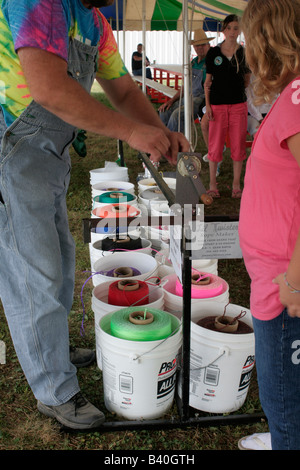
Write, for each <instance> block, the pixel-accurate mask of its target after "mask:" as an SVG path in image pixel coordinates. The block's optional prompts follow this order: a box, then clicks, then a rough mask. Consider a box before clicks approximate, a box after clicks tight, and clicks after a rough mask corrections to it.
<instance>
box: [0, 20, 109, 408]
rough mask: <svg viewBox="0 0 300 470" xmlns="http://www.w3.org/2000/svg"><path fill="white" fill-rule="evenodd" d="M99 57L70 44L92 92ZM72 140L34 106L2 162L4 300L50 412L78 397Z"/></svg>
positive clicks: (63, 126)
mask: <svg viewBox="0 0 300 470" xmlns="http://www.w3.org/2000/svg"><path fill="white" fill-rule="evenodd" d="M100 27H101V25H100ZM100 34H102V31H100ZM97 54H98V49H97V47H96V46H89V45H86V44H83V43H81V42H79V41H78V40H76V39H70V47H69V55H68V73H69V74H70V75H71V76H72V77H73V78H74V79H76V80H77V81H78V82H79V83H80V84H81V85H82V86H83V87H84V88H85V89H86V90H88V91H90V89H91V86H92V83H93V80H94V77H95V70H96V61H97ZM0 114H1V115H2V113H0ZM1 127H2V128H3V120H2V126H0V129H1ZM75 137H76V128H74V127H73V126H71V125H69V124H67V123H65V122H64V121H62V120H61V119H60V118H58V117H56V116H55V115H54V114H52V113H50V112H48V111H47V110H45V109H44V108H42V107H41V106H40V105H38V104H37V103H35V102H32V103H31V104H30V105H29V106H28V108H26V110H25V111H24V112H23V113H22V115H21V116H20V117H19V118H18V119H17V120H16V121H15V122H14V123H13V124H12V125H11V126H10V127H9V128H8V129H6V131H5V133H4V136H3V139H2V150H1V156H0V260H1V270H0V297H1V300H2V303H3V306H4V310H5V314H6V317H7V321H8V324H9V328H10V332H11V336H12V339H13V342H14V346H15V349H16V352H17V355H18V358H19V361H20V364H21V366H22V368H23V371H24V373H25V376H26V378H27V381H28V383H29V385H30V387H31V389H32V391H33V393H34V395H35V397H36V398H37V399H38V400H40V401H42V402H43V403H45V404H46V405H60V404H62V403H65V402H66V401H68V400H69V399H70V398H71V397H72V396H73V395H74V394H76V393H77V392H78V391H79V385H78V382H77V377H76V368H75V367H74V366H73V365H72V364H71V363H70V360H69V332H68V313H69V311H70V308H71V305H72V301H73V290H74V272H75V245H74V241H73V238H72V236H71V234H70V231H69V227H68V217H67V207H66V193H67V189H68V185H69V180H70V167H71V164H70V157H69V151H68V149H69V146H70V144H71V143H72V141H73V140H74V138H75Z"/></svg>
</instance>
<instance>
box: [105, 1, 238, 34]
mask: <svg viewBox="0 0 300 470" xmlns="http://www.w3.org/2000/svg"><path fill="white" fill-rule="evenodd" d="M185 1H187V3H188V11H189V21H190V22H191V23H190V24H192V29H193V30H195V29H197V28H202V27H205V22H206V21H208V20H209V19H213V20H219V21H222V20H223V19H224V18H225V17H226V16H227V15H229V14H236V15H238V16H241V15H242V14H243V10H244V9H245V7H246V5H247V0H146V1H145V2H143V0H125V2H124V1H123V0H116V1H115V5H114V6H112V7H107V8H103V9H101V11H102V12H103V13H104V15H105V16H106V17H107V18H108V19H109V20H112V21H114V20H115V19H116V10H118V15H119V20H120V22H121V27H120V29H125V30H127V31H141V30H142V29H143V3H145V19H146V30H147V31H164V30H170V31H174V30H175V31H176V30H177V31H182V29H183V22H182V4H183V3H184V2H185ZM117 2H118V5H116V3H117ZM124 5H125V7H124ZM124 12H125V15H124Z"/></svg>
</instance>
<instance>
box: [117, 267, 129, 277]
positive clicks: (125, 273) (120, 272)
mask: <svg viewBox="0 0 300 470" xmlns="http://www.w3.org/2000/svg"><path fill="white" fill-rule="evenodd" d="M113 275H114V277H132V276H133V275H134V273H133V269H132V268H129V267H128V266H120V267H119V268H115V269H114V270H113Z"/></svg>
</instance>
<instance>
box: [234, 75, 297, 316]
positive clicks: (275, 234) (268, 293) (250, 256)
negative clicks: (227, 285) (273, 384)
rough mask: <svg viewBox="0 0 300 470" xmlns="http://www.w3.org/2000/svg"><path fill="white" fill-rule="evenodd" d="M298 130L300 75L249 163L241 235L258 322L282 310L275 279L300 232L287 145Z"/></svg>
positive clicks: (282, 98)
mask: <svg viewBox="0 0 300 470" xmlns="http://www.w3.org/2000/svg"><path fill="white" fill-rule="evenodd" d="M299 132H300V77H298V78H297V79H295V80H293V81H292V82H291V83H290V84H289V85H288V86H287V87H286V88H285V89H284V91H283V92H282V93H281V95H280V96H279V98H278V99H277V101H276V102H275V103H274V105H273V107H272V109H271V110H270V111H269V113H268V115H267V117H266V118H265V120H264V121H263V123H262V125H261V126H260V129H259V131H258V133H257V134H256V137H255V140H254V143H253V147H252V152H251V155H250V157H249V160H248V162H247V169H246V176H245V185H244V191H243V197H242V201H241V210H240V222H239V236H240V245H241V249H242V252H243V257H244V261H245V265H246V268H247V271H248V273H249V275H250V278H251V297H250V309H251V312H252V315H253V316H254V317H255V318H258V319H260V320H271V319H273V318H275V317H276V316H278V315H279V314H280V313H281V312H282V310H283V306H282V304H281V302H280V300H279V288H278V285H277V284H274V283H272V280H273V279H274V278H275V277H276V276H277V275H278V274H280V273H282V272H284V271H286V269H287V267H288V264H289V261H290V258H291V256H292V253H293V250H294V246H295V243H296V239H297V236H298V232H299V229H300V168H299V165H298V163H297V161H296V160H295V158H294V157H293V155H292V154H291V152H290V151H289V149H288V147H287V144H286V139H287V138H288V137H291V136H292V135H295V134H297V133H299ZM299 262H300V260H299Z"/></svg>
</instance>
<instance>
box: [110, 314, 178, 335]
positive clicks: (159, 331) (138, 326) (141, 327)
mask: <svg viewBox="0 0 300 470" xmlns="http://www.w3.org/2000/svg"><path fill="white" fill-rule="evenodd" d="M110 329H111V334H112V336H115V337H117V338H120V339H125V340H128V341H157V340H163V339H165V338H167V337H168V336H170V335H171V334H172V321H171V315H170V314H168V313H167V312H163V311H162V310H157V309H151V308H150V309H149V308H147V307H144V308H141V307H137V308H134V307H129V308H124V309H120V310H117V311H116V312H114V313H113V314H112V317H111V323H110Z"/></svg>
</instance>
